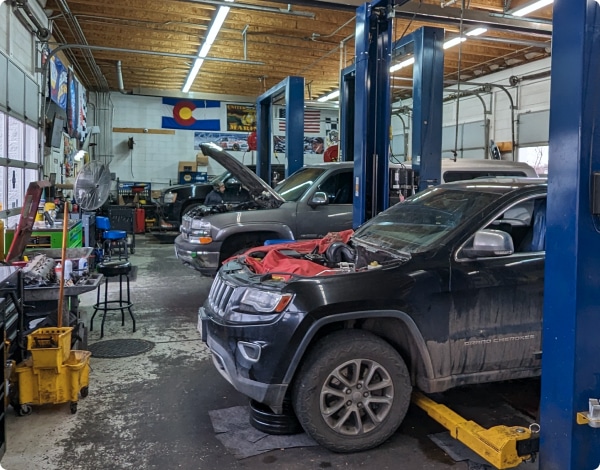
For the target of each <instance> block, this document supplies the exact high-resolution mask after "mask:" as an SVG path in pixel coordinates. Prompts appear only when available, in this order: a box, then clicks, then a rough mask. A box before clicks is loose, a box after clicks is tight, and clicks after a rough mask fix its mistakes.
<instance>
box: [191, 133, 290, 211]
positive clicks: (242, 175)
mask: <svg viewBox="0 0 600 470" xmlns="http://www.w3.org/2000/svg"><path fill="white" fill-rule="evenodd" d="M200 148H201V149H202V153H203V154H204V155H208V156H209V157H211V158H214V159H215V160H216V161H217V162H218V163H219V164H220V165H222V166H224V167H225V168H226V169H227V170H228V171H230V172H231V174H232V175H233V176H235V177H236V178H237V179H238V180H239V181H240V183H241V184H242V186H244V187H245V188H246V189H247V190H248V191H249V192H250V195H251V196H252V198H253V199H254V200H255V201H257V203H259V204H260V201H261V200H263V201H264V200H265V199H270V200H271V201H277V202H278V203H279V204H281V203H284V202H285V199H283V198H282V197H281V196H280V195H279V194H278V193H277V192H276V191H275V190H274V189H273V188H271V186H269V185H268V184H267V183H265V182H264V181H263V180H262V179H260V178H259V177H258V175H256V174H255V173H254V172H253V171H252V170H250V169H249V168H248V167H247V166H245V165H243V164H242V163H240V162H239V161H238V160H236V159H235V158H234V157H233V156H232V155H230V154H228V153H227V152H225V151H224V150H223V149H222V148H221V147H219V146H218V145H216V144H213V143H206V144H201V145H200ZM269 206H272V204H269Z"/></svg>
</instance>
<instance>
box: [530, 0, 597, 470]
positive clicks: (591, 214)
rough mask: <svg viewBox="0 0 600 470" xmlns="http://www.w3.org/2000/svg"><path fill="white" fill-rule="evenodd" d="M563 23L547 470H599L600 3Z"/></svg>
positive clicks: (554, 160)
mask: <svg viewBox="0 0 600 470" xmlns="http://www.w3.org/2000/svg"><path fill="white" fill-rule="evenodd" d="M553 18H554V19H553V33H552V75H551V79H552V82H551V83H552V84H551V92H550V152H549V171H548V215H547V230H546V237H547V238H546V273H545V290H544V331H543V343H542V344H543V348H542V349H543V356H542V396H541V406H540V415H541V423H540V424H541V431H540V444H541V447H540V470H583V469H596V468H598V467H600V428H598V426H600V422H599V421H596V423H593V422H592V421H589V422H588V423H586V422H585V420H584V419H581V420H579V419H576V417H577V418H579V417H580V416H581V415H582V414H586V413H580V412H588V410H589V409H590V405H591V403H590V399H593V400H594V399H595V400H597V399H598V398H600V364H599V361H598V357H599V356H600V340H599V338H600V335H599V331H600V328H599V326H600V315H599V314H598V309H599V304H600V302H599V299H598V292H600V268H599V264H600V263H599V258H600V255H599V254H598V252H599V251H598V246H600V233H599V232H600V214H599V213H600V146H599V143H600V87H599V86H598V78H599V77H600V5H599V4H598V3H597V2H596V1H594V0H557V1H556V2H554V15H553ZM578 423H582V424H578ZM586 424H589V425H590V426H588V425H586Z"/></svg>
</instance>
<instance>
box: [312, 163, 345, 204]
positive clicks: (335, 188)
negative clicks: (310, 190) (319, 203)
mask: <svg viewBox="0 0 600 470" xmlns="http://www.w3.org/2000/svg"><path fill="white" fill-rule="evenodd" d="M317 191H323V192H324V193H325V194H327V197H328V198H329V203H330V204H352V173H351V172H349V171H346V172H343V173H336V174H335V175H331V176H330V177H329V178H327V179H326V180H325V181H324V182H323V183H321V184H320V185H319V189H318V190H317Z"/></svg>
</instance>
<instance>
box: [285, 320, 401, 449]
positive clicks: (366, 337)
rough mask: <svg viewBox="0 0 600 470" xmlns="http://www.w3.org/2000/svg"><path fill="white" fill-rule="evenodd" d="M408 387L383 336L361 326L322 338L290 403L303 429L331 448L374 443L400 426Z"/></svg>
mask: <svg viewBox="0 0 600 470" xmlns="http://www.w3.org/2000/svg"><path fill="white" fill-rule="evenodd" d="M411 392H412V387H411V382H410V376H409V373H408V369H407V367H406V364H405V363H404V361H403V360H402V357H401V356H400V354H398V352H397V351H396V350H395V349H394V348H393V347H392V346H391V345H390V344H389V343H387V342H386V341H384V340H383V339H381V338H379V337H377V336H375V335H373V334H372V333H369V332H366V331H361V330H343V331H338V332H335V333H332V334H330V335H328V336H326V337H324V338H322V339H321V340H320V341H319V342H318V343H317V344H316V345H315V346H314V347H312V349H311V350H310V352H309V353H308V354H307V357H306V359H305V360H304V361H303V363H302V366H301V367H300V370H299V372H298V374H297V376H296V378H295V380H294V385H293V388H292V404H293V407H294V411H295V412H296V416H297V417H298V420H299V421H300V423H301V424H302V427H303V428H304V430H305V431H306V432H307V433H308V434H309V435H310V436H311V437H312V438H313V439H314V440H315V441H317V442H318V443H319V444H321V445H322V446H324V447H326V448H327V449H329V450H332V451H334V452H358V451H362V450H367V449H371V448H373V447H376V446H378V445H379V444H381V443H382V442H384V441H385V440H386V439H388V438H389V437H390V436H391V435H392V434H393V433H394V432H395V431H396V429H397V428H398V427H399V426H400V424H401V423H402V420H403V419H404V416H405V415H406V411H407V409H408V405H409V404H410V397H411Z"/></svg>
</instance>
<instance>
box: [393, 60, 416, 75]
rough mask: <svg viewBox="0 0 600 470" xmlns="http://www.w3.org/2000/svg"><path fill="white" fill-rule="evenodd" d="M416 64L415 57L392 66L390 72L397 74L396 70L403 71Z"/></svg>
mask: <svg viewBox="0 0 600 470" xmlns="http://www.w3.org/2000/svg"><path fill="white" fill-rule="evenodd" d="M414 63H415V58H414V57H409V58H408V59H406V60H403V61H402V62H400V63H398V64H396V65H392V66H391V67H390V72H395V71H396V70H400V69H403V68H404V67H408V66H409V65H412V64H414Z"/></svg>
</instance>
